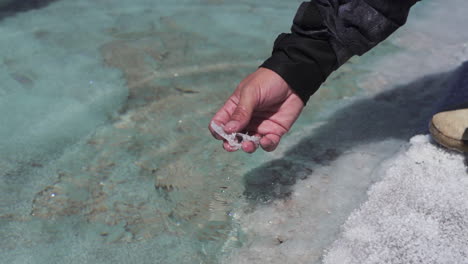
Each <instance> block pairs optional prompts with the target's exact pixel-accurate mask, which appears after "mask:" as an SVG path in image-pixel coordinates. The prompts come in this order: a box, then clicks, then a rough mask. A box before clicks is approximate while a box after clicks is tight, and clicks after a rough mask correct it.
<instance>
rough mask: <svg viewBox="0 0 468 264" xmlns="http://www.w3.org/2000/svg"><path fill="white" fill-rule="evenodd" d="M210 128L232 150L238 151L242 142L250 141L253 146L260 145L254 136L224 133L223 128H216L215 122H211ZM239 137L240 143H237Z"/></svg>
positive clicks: (257, 138)
mask: <svg viewBox="0 0 468 264" xmlns="http://www.w3.org/2000/svg"><path fill="white" fill-rule="evenodd" d="M210 126H211V128H212V129H213V130H214V131H215V132H216V133H217V134H218V135H220V136H221V137H222V138H224V139H225V140H226V141H227V142H228V143H229V145H230V146H231V147H233V148H234V149H240V148H241V147H242V142H244V141H252V142H253V143H254V144H255V145H257V146H258V145H259V144H260V138H259V137H256V136H249V135H248V134H244V133H232V134H227V133H226V132H224V126H223V125H220V126H218V125H217V124H216V123H215V122H211V125H210ZM239 137H241V138H242V141H240V142H239V140H238V138H239Z"/></svg>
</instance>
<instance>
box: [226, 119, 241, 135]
mask: <svg viewBox="0 0 468 264" xmlns="http://www.w3.org/2000/svg"><path fill="white" fill-rule="evenodd" d="M238 129H239V121H229V122H228V123H227V124H226V125H225V126H224V131H225V132H226V133H233V132H237V130H238Z"/></svg>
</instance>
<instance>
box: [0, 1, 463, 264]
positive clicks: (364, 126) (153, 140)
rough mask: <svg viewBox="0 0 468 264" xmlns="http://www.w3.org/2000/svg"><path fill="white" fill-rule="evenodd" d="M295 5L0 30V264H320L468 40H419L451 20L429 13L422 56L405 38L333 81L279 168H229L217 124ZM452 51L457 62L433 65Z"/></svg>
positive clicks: (101, 8)
mask: <svg viewBox="0 0 468 264" xmlns="http://www.w3.org/2000/svg"><path fill="white" fill-rule="evenodd" d="M451 3H452V2H451ZM298 5H299V1H296V2H290V3H289V2H288V3H285V2H284V1H282V2H281V1H273V2H270V3H269V4H268V6H266V5H264V4H261V5H259V4H258V3H256V1H241V2H236V3H232V2H229V3H228V2H221V1H182V2H181V1H178V2H177V3H175V2H173V1H158V2H157V3H155V2H154V1H143V0H140V1H132V2H131V3H130V2H128V1H122V2H116V1H99V2H96V1H89V2H88V1H80V2H79V3H78V2H76V1H67V0H62V1H57V2H54V3H52V4H50V5H48V6H47V7H45V8H43V9H38V10H31V11H30V12H28V13H21V14H18V15H17V16H12V17H8V18H5V19H3V20H2V21H0V23H1V25H2V28H1V30H2V39H3V40H4V41H2V42H1V43H2V44H0V45H3V46H2V47H1V48H2V50H3V51H4V54H2V62H3V64H1V67H2V71H0V79H1V80H2V82H3V84H4V85H2V86H1V88H0V95H1V96H2V97H1V98H0V110H1V112H2V113H7V114H5V115H4V116H3V117H2V119H1V123H2V126H0V154H1V156H2V159H1V160H0V168H1V171H0V181H1V182H0V183H1V184H0V237H2V240H1V241H0V255H1V261H4V262H5V263H64V262H65V263H133V262H138V263H219V262H223V261H224V262H239V263H246V262H245V260H246V259H247V260H249V263H266V262H267V261H266V260H271V263H275V261H282V262H281V263H285V262H287V263H302V262H314V261H319V260H320V258H321V255H322V253H323V249H324V248H326V247H328V246H329V245H330V244H331V243H332V242H333V240H335V239H336V238H338V237H339V236H338V235H339V226H340V225H341V224H342V223H344V221H345V220H346V217H347V216H348V215H349V213H351V211H352V210H354V209H355V208H357V207H358V205H359V204H360V203H362V202H363V201H365V200H366V192H365V191H366V190H367V188H368V187H369V186H370V185H371V184H372V183H374V182H376V181H378V180H379V179H381V176H382V175H380V174H376V173H374V172H373V171H374V170H375V168H378V167H379V164H380V163H381V161H383V160H385V159H387V158H388V157H391V156H392V155H394V153H395V152H397V151H398V150H399V149H400V148H401V146H402V145H405V144H407V140H408V139H409V138H410V137H412V136H413V135H415V134H416V133H419V132H420V131H421V130H423V129H422V128H423V127H424V126H425V123H426V120H427V119H428V118H429V116H430V114H431V112H432V111H433V110H432V109H433V108H434V102H438V101H442V99H443V98H445V97H446V92H445V91H444V88H445V87H447V85H448V83H449V76H450V73H447V74H439V73H440V72H441V71H447V70H449V69H451V68H453V67H455V66H456V65H457V64H458V63H459V62H460V61H461V60H463V59H464V58H466V56H465V55H466V54H465V53H463V50H462V49H460V47H461V45H462V44H463V43H466V41H465V40H466V38H464V36H463V35H462V34H463V32H461V33H460V34H453V32H452V33H451V31H444V32H442V33H440V32H439V31H441V29H439V28H438V29H437V30H436V31H437V32H438V33H440V34H441V35H437V38H434V37H431V36H432V35H431V34H433V33H434V32H426V31H424V30H423V29H420V27H419V23H418V21H425V22H424V23H423V22H421V26H422V25H427V24H426V23H433V24H434V23H440V20H438V19H434V16H435V15H440V14H436V13H431V12H429V10H436V11H432V12H437V13H440V12H442V15H444V14H446V13H450V14H452V8H453V7H452V6H449V5H447V4H443V3H442V2H441V1H433V2H431V3H429V4H427V5H428V7H427V8H422V7H421V8H420V9H416V15H417V16H415V17H416V18H415V19H413V20H411V21H410V24H409V25H408V27H407V30H408V31H409V32H411V31H410V30H411V29H412V28H416V29H417V31H418V35H419V36H421V37H423V36H424V37H425V38H426V39H429V40H430V41H427V42H424V43H423V44H421V45H422V46H421V48H420V49H418V52H416V53H415V51H414V49H412V47H413V46H414V43H415V42H414V41H411V39H412V38H411V37H413V35H412V34H407V33H405V32H406V31H405V32H402V33H401V34H399V35H396V36H395V37H394V38H393V39H391V40H389V41H388V42H385V43H384V44H383V45H381V47H380V48H378V49H376V50H375V51H374V52H373V53H372V54H369V56H367V57H363V58H354V59H352V61H351V63H349V64H347V65H345V66H344V67H343V68H342V69H340V70H339V71H338V72H337V73H336V74H334V75H333V76H331V77H330V80H329V81H328V82H327V84H326V85H324V87H323V88H322V89H321V90H320V91H319V92H318V93H317V94H316V95H315V96H314V98H313V99H312V101H311V103H309V106H308V110H306V111H305V112H304V113H303V115H302V117H301V119H300V120H298V122H297V123H296V125H295V127H294V130H293V131H292V133H291V135H290V136H289V137H288V138H285V140H284V141H283V142H282V145H281V146H280V149H278V150H277V151H276V152H274V153H272V154H263V153H257V154H254V155H243V154H242V153H234V154H232V153H225V152H224V151H223V150H222V149H221V146H219V142H218V141H215V140H213V139H212V138H211V137H210V136H209V133H208V131H207V129H206V126H207V124H208V121H209V119H210V118H211V116H212V115H213V114H214V112H215V111H216V110H217V108H218V107H219V106H220V105H222V103H223V102H224V100H225V99H226V96H227V95H229V94H230V93H231V92H232V90H233V89H234V87H235V86H236V85H237V83H238V82H239V80H241V79H242V78H243V77H244V76H246V75H247V74H248V73H249V72H251V71H253V70H254V69H255V68H256V67H257V65H258V64H259V62H260V61H262V59H264V58H266V57H267V56H268V54H269V52H270V50H271V43H272V41H273V39H274V38H275V36H276V35H277V33H278V32H279V31H286V30H287V28H288V27H289V25H290V23H291V20H292V17H293V14H294V12H295V9H296V7H297V6H298ZM453 5H456V6H457V10H458V11H459V10H461V9H463V4H462V2H460V1H454V2H453ZM418 10H419V11H418ZM458 11H457V13H456V14H455V15H451V16H450V18H451V19H447V20H444V21H445V22H444V23H448V24H449V28H450V29H451V30H455V29H456V27H455V28H453V27H450V25H452V24H453V26H455V25H457V24H458V25H461V24H462V23H459V22H457V21H459V19H461V18H460V17H463V16H461V14H463V13H462V12H458ZM444 12H446V13H444ZM457 14H458V15H460V16H458V15H457ZM64 17H65V18H66V19H64ZM271 17H275V19H274V20H272V19H271ZM63 21H67V22H68V23H63ZM430 21H432V22H430ZM433 24H430V25H433ZM411 25H413V26H411ZM428 28H431V27H428ZM405 30H406V29H405ZM455 35H456V37H455ZM452 36H453V38H452ZM431 42H432V43H431ZM418 43H419V42H418ZM443 43H448V44H447V49H448V50H444V52H446V53H445V54H450V50H452V49H453V54H455V55H456V56H445V57H433V56H429V55H434V54H435V52H434V50H433V47H434V46H433V45H443ZM397 50H398V51H399V52H398V53H395V51H397ZM389 53H392V54H391V57H393V56H395V57H396V56H398V58H399V59H398V60H395V61H396V62H398V63H396V64H391V63H389V64H388V61H389V60H388V57H389V55H388V54H389ZM464 56H465V57H464ZM429 58H432V59H429ZM421 59H424V61H423V63H420V60H421ZM399 63H400V64H399ZM402 65H404V67H402ZM401 69H405V71H404V72H402V70H401ZM429 73H430V74H433V73H437V74H434V75H430V76H428V77H426V78H422V79H418V77H421V76H424V75H427V74H429ZM400 75H401V78H397V77H399V76H400ZM403 77H404V78H403ZM415 80H416V81H415ZM402 83H403V84H404V85H403V86H402V87H400V88H401V89H395V90H393V88H395V87H394V85H393V84H402ZM385 89H388V90H389V91H388V92H385V93H381V91H382V90H385ZM379 93H381V94H379ZM374 94H379V95H377V96H376V97H375V98H373V99H366V98H364V99H362V100H360V99H361V96H362V95H374ZM415 94H417V95H418V96H414V95H415ZM353 96H355V97H353ZM215 102H218V103H215ZM330 105H333V107H330ZM408 106H409V107H408ZM337 109H338V110H337ZM401 117H405V118H401ZM295 143H297V145H295ZM3 157H6V158H3ZM295 226H296V227H295Z"/></svg>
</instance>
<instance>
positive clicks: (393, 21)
mask: <svg viewBox="0 0 468 264" xmlns="http://www.w3.org/2000/svg"><path fill="white" fill-rule="evenodd" d="M418 1H419V0H312V1H311V2H304V3H302V4H301V6H300V7H299V9H298V11H297V13H296V16H295V18H294V21H293V25H292V27H291V33H288V34H285V33H283V34H281V35H279V36H278V38H277V39H276V41H275V43H274V46H273V52H272V56H271V57H270V58H269V59H267V60H266V61H265V62H264V63H263V64H262V65H261V67H264V68H268V69H270V70H273V71H275V72H276V73H278V74H279V75H280V76H281V77H282V78H283V79H284V80H285V81H286V82H287V83H288V84H289V85H290V86H291V88H292V89H293V90H294V91H295V92H296V93H297V94H298V95H299V97H300V98H301V99H302V101H303V102H304V104H306V103H307V101H308V100H309V97H310V96H311V95H312V94H313V93H314V92H315V91H316V90H317V89H318V88H319V87H320V85H321V84H322V83H323V82H324V81H325V79H326V78H327V77H328V76H329V75H330V73H332V72H333V71H334V70H336V69H337V68H338V67H339V66H341V65H342V64H344V63H345V62H346V61H347V60H348V59H349V58H350V57H352V56H353V55H362V54H364V53H365V52H366V51H368V50H369V49H371V48H373V47H374V46H376V45H377V44H378V43H380V42H381V41H382V40H384V39H386V38H387V37H388V36H389V35H390V34H392V33H393V32H394V31H395V30H397V29H398V28H399V27H400V26H402V25H403V24H404V23H405V22H406V18H407V16H408V13H409V10H410V8H411V7H412V6H413V5H414V4H415V3H416V2H418Z"/></svg>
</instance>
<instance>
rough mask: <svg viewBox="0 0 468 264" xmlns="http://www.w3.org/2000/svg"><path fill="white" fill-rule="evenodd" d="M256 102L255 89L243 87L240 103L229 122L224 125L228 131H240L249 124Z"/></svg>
mask: <svg viewBox="0 0 468 264" xmlns="http://www.w3.org/2000/svg"><path fill="white" fill-rule="evenodd" d="M255 102H256V100H255V91H253V90H252V89H242V92H241V94H240V99H239V104H238V105H237V107H236V109H235V110H234V112H233V113H232V115H231V119H230V120H229V122H227V123H226V125H225V126H224V130H225V131H226V133H234V132H239V131H241V130H242V129H244V128H245V127H246V126H247V125H248V124H249V122H250V119H251V118H252V113H253V111H254V109H255Z"/></svg>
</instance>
